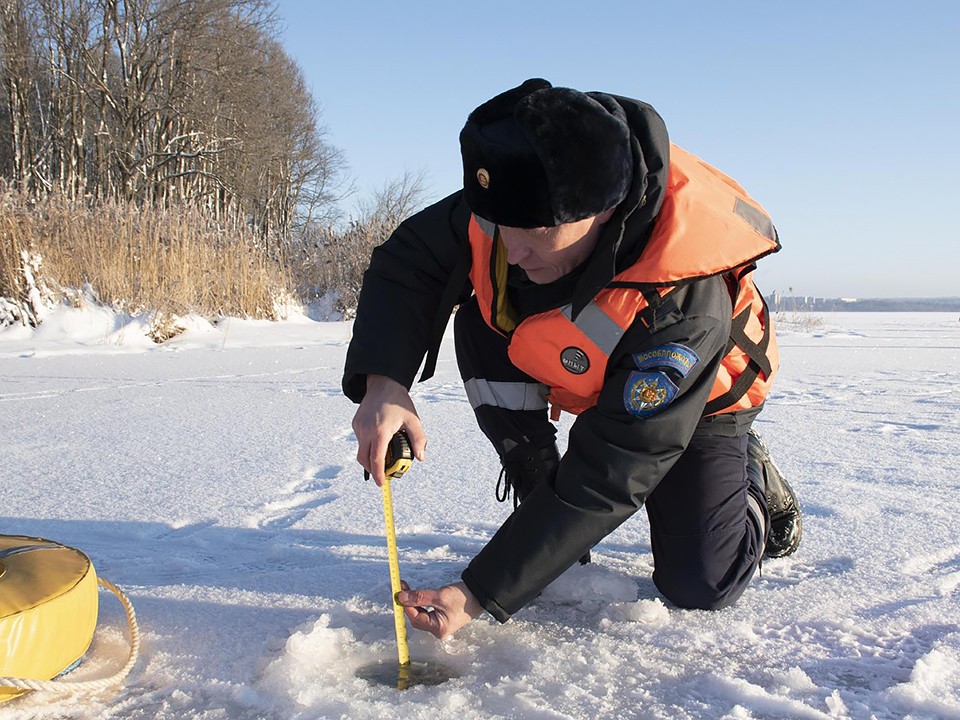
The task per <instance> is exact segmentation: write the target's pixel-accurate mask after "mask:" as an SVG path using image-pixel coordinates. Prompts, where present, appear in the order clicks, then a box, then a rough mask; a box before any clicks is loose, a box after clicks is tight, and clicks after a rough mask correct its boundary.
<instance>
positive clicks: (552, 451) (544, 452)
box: [497, 444, 560, 509]
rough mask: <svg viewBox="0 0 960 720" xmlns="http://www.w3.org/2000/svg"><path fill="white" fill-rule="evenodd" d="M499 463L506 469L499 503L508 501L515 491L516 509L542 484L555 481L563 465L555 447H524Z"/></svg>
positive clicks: (501, 483) (498, 495) (499, 494)
mask: <svg viewBox="0 0 960 720" xmlns="http://www.w3.org/2000/svg"><path fill="white" fill-rule="evenodd" d="M500 462H501V464H502V465H503V468H502V469H501V470H500V478H499V479H498V480H497V500H499V501H500V502H504V501H506V499H507V498H508V497H510V488H513V507H514V509H516V508H517V507H518V506H519V505H520V503H521V502H523V499H524V498H525V497H527V495H529V494H530V493H531V492H533V489H534V488H535V487H536V486H537V485H538V484H539V483H541V482H548V483H549V482H553V478H554V477H555V476H556V474H557V468H558V467H559V466H560V453H559V452H557V446H556V444H551V445H548V446H547V447H542V448H535V447H530V446H525V447H524V446H521V447H517V448H514V449H513V450H511V451H510V452H509V453H507V454H506V455H505V456H504V457H503V458H501V460H500Z"/></svg>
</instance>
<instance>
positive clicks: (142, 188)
mask: <svg viewBox="0 0 960 720" xmlns="http://www.w3.org/2000/svg"><path fill="white" fill-rule="evenodd" d="M329 31H330V28H325V29H324V32H329ZM278 38H279V36H278V26H277V21H276V18H275V16H274V9H273V6H272V3H271V2H268V0H0V326H2V325H4V324H10V323H13V322H17V323H23V324H31V325H36V324H38V323H39V322H41V321H42V318H43V315H44V313H45V310H44V308H45V307H49V306H50V305H51V304H52V303H56V302H60V301H63V300H66V301H68V302H70V301H72V302H85V301H86V299H94V300H95V301H97V302H101V303H104V304H108V305H110V306H113V307H115V308H119V309H122V310H124V311H127V312H131V313H140V312H151V313H153V314H154V315H155V316H156V317H158V318H165V320H164V322H163V325H164V327H162V328H159V329H158V331H157V336H158V337H162V336H167V335H169V334H170V333H171V332H173V331H174V330H175V328H174V329H173V330H171V328H170V327H169V325H170V323H171V320H170V318H173V317H175V316H177V315H182V314H187V313H190V312H196V313H200V314H204V315H207V316H211V315H223V314H235V315H248V316H253V317H267V318H274V317H278V316H279V315H280V314H282V313H281V312H279V311H278V307H280V306H281V305H287V304H289V301H290V299H291V298H294V299H299V300H300V301H302V302H309V301H310V300H312V299H315V298H317V297H318V296H321V295H323V296H326V295H329V294H331V291H332V292H333V294H335V295H336V296H337V297H338V298H339V309H340V310H343V311H347V312H348V313H349V311H350V310H351V308H352V307H354V304H355V300H356V295H357V292H358V290H359V287H360V283H361V279H362V276H363V272H364V270H365V269H366V265H367V262H368V260H369V256H370V252H371V250H372V248H373V247H374V246H375V245H377V244H379V243H380V242H382V241H383V240H384V239H385V238H386V237H387V235H388V234H389V233H390V232H391V231H392V230H393V228H394V227H395V226H396V224H397V223H398V222H399V221H400V220H401V219H402V218H403V217H404V216H405V215H406V214H408V213H409V212H411V211H413V210H414V209H416V206H417V205H418V203H419V202H420V200H421V199H422V195H423V192H422V178H421V177H420V176H417V175H411V174H409V173H407V174H405V175H403V177H401V178H399V179H397V180H395V181H393V182H388V183H387V184H386V185H385V186H384V187H383V189H382V191H381V192H379V193H377V194H375V195H374V196H373V197H372V198H371V199H369V200H367V201H366V202H363V203H361V204H360V205H359V207H358V208H357V214H356V216H355V217H353V218H351V219H350V220H349V221H348V222H341V218H340V212H341V210H340V208H341V205H340V202H341V201H342V200H343V198H344V197H345V196H346V194H347V193H348V192H349V187H350V185H351V181H350V180H349V179H348V178H346V163H345V159H344V157H343V155H342V153H341V152H340V151H339V150H338V149H337V148H336V147H334V146H333V145H332V144H331V143H330V142H328V140H327V137H326V134H325V131H324V129H323V127H322V125H321V124H320V123H319V112H318V109H317V107H316V105H315V103H314V101H313V98H312V97H311V94H310V92H309V90H308V88H307V87H306V85H305V83H304V79H303V76H302V73H301V71H300V68H299V67H298V66H297V64H296V63H295V62H294V61H293V60H292V59H291V58H290V57H289V56H288V55H287V54H286V52H285V51H284V49H283V47H282V45H281V43H280V41H279V39H278Z"/></svg>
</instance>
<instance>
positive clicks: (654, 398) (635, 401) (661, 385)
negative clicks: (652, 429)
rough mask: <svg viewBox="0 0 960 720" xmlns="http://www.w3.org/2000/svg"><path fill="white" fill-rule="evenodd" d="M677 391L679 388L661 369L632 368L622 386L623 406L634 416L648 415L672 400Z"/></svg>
mask: <svg viewBox="0 0 960 720" xmlns="http://www.w3.org/2000/svg"><path fill="white" fill-rule="evenodd" d="M677 392H679V388H678V387H677V386H676V385H675V384H674V383H673V381H672V380H671V379H670V378H668V377H667V375H666V373H664V372H663V371H660V370H657V371H655V372H640V371H638V370H634V371H632V372H631V373H630V375H629V376H628V377H627V382H626V384H625V385H624V386H623V406H624V407H625V408H626V409H627V412H628V413H630V414H631V415H634V416H635V417H638V418H645V417H649V416H650V415H653V414H655V413H657V412H659V411H660V410H663V409H664V408H665V407H667V405H669V404H670V403H671V402H673V399H674V398H675V397H676V396H677Z"/></svg>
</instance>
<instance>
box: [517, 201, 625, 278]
mask: <svg viewBox="0 0 960 720" xmlns="http://www.w3.org/2000/svg"><path fill="white" fill-rule="evenodd" d="M612 214H613V210H612V209H611V210H607V211H605V212H604V213H603V214H601V215H595V216H594V217H589V218H585V219H583V220H578V221H577V222H572V223H564V224H563V225H557V226H555V227H544V228H512V227H505V226H503V225H501V226H500V239H501V240H503V244H504V246H505V247H506V248H507V262H508V263H510V264H511V265H519V266H520V267H521V268H523V270H524V271H526V273H527V277H529V278H530V280H531V282H535V283H537V284H538V285H543V284H545V283H550V282H553V281H554V280H558V279H559V278H561V277H563V276H564V275H566V274H568V273H569V272H570V271H572V270H573V269H574V268H576V267H577V266H578V265H580V264H581V263H582V262H584V261H585V260H586V259H587V258H588V257H589V256H590V253H591V252H593V248H594V247H596V245H597V240H598V239H599V237H600V230H601V228H602V227H603V224H604V223H605V222H606V221H607V220H609V219H610V216H611V215H612Z"/></svg>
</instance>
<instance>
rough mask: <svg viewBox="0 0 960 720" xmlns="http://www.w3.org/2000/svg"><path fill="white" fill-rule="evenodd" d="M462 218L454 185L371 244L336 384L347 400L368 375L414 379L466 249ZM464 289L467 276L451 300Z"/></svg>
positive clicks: (465, 217) (358, 393) (465, 215)
mask: <svg viewBox="0 0 960 720" xmlns="http://www.w3.org/2000/svg"><path fill="white" fill-rule="evenodd" d="M469 220H470V213H469V210H468V209H467V207H466V204H465V203H464V202H463V200H462V193H460V192H457V193H454V194H453V195H450V196H449V197H446V198H444V199H443V200H441V201H439V202H437V203H436V204H434V205H431V206H429V207H427V208H426V209H424V210H421V211H420V212H418V213H416V214H415V215H412V216H411V217H409V218H408V219H406V220H404V222H403V223H401V224H400V226H399V227H398V228H397V229H396V230H395V231H394V232H393V234H392V235H391V236H390V237H389V238H388V239H387V240H386V242H384V243H383V244H382V245H380V246H378V247H377V248H376V249H374V251H373V254H372V256H371V259H370V266H369V268H368V269H367V271H366V273H365V274H364V276H363V287H362V288H361V290H360V298H359V301H358V304H357V315H356V320H355V321H354V324H353V337H352V339H351V341H350V347H349V348H348V349H347V357H346V361H345V363H344V373H343V392H344V394H345V395H346V396H347V397H349V398H350V399H351V400H353V401H354V402H360V401H361V400H362V399H363V396H364V394H365V393H366V377H367V375H386V376H387V377H390V378H393V379H394V380H396V381H397V382H399V383H400V384H402V385H404V386H405V387H406V388H408V389H409V388H410V386H411V385H413V381H414V378H415V376H416V373H417V369H418V368H419V367H420V363H421V362H422V360H423V357H424V355H425V354H426V352H427V350H428V345H429V343H430V340H431V332H432V331H433V329H434V323H435V322H436V319H437V312H438V306H439V305H440V300H441V297H442V296H443V294H444V291H445V290H446V288H447V284H448V283H449V282H450V278H451V273H452V271H453V269H454V268H455V267H456V266H457V264H458V261H459V260H460V259H461V258H462V257H463V255H464V254H465V253H469V252H470V248H469V240H468V237H467V227H468V225H469ZM470 292H471V288H470V284H469V280H467V281H465V283H464V286H463V287H462V288H460V289H459V290H458V291H457V297H456V300H455V302H456V303H457V304H459V303H460V302H463V301H464V300H466V299H467V298H468V297H469V295H470Z"/></svg>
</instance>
